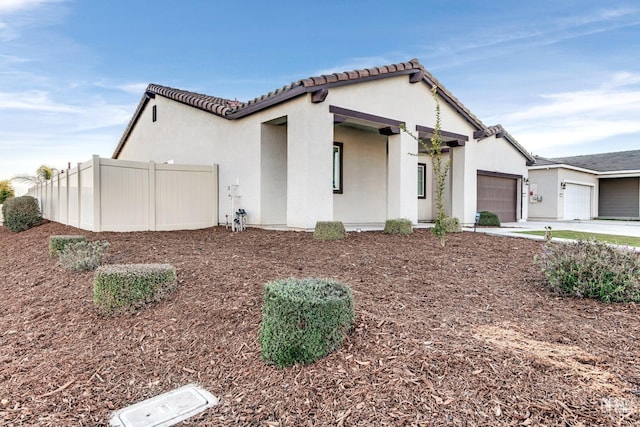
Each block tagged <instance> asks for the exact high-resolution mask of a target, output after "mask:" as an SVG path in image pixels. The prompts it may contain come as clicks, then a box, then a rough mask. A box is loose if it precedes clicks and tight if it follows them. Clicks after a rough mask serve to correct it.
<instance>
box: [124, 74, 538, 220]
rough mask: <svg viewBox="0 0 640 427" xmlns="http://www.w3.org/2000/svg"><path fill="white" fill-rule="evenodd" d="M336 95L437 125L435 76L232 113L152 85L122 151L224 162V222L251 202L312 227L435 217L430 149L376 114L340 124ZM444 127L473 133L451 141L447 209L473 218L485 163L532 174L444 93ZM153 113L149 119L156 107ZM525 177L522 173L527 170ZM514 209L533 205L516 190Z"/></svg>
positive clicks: (270, 216) (130, 156)
mask: <svg viewBox="0 0 640 427" xmlns="http://www.w3.org/2000/svg"><path fill="white" fill-rule="evenodd" d="M331 106H336V107H340V108H342V109H348V110H351V111H356V112H360V113H363V114H365V115H371V116H376V117H382V118H387V119H392V120H395V121H398V122H402V123H404V124H405V125H406V127H407V129H409V130H411V131H414V130H415V129H416V126H417V125H419V126H426V127H434V126H435V101H434V99H433V98H432V94H431V91H430V88H429V86H428V85H426V84H424V83H423V82H417V83H410V82H409V78H408V76H407V75H400V76H393V77H388V78H384V79H376V80H371V81H364V82H356V83H353V84H345V85H342V86H338V87H332V88H331V89H330V90H329V91H328V95H327V96H326V99H324V100H323V101H322V102H311V94H308V93H305V94H302V95H300V96H297V97H294V98H292V99H287V100H286V101H285V102H282V103H279V104H276V105H273V106H269V107H268V108H265V109H261V110H258V111H256V112H254V113H252V114H249V115H247V116H245V117H242V118H238V119H235V120H229V119H226V118H222V117H219V116H217V115H215V114H212V113H210V112H206V111H202V110H199V109H197V108H194V107H193V106H190V105H185V104H183V103H180V102H177V101H174V100H171V99H168V98H165V97H163V96H155V97H154V98H153V99H150V100H149V101H148V103H147V104H146V106H145V107H144V108H143V110H142V111H141V113H140V115H139V117H138V118H137V121H136V122H135V125H134V126H133V128H132V129H131V131H130V133H129V134H128V137H127V139H126V141H125V143H124V145H123V146H122V148H121V150H120V151H119V153H118V155H117V158H118V159H124V160H136V161H145V162H146V161H154V162H157V163H163V162H168V161H173V162H175V163H185V164H195V165H210V164H214V163H215V164H218V165H219V186H220V188H219V206H220V209H219V221H220V222H221V223H224V222H225V220H226V217H225V215H231V214H232V210H231V203H232V202H233V209H237V208H240V207H241V208H244V209H245V210H246V211H247V213H248V216H247V221H248V223H249V224H250V225H256V226H267V225H286V226H288V227H291V228H296V229H309V228H313V227H314V225H315V223H316V221H323V220H339V221H342V222H344V223H381V222H384V221H385V220H386V219H389V218H408V219H410V220H411V221H412V222H414V223H416V222H418V221H419V220H420V221H422V220H432V219H433V217H434V207H433V204H434V200H433V194H434V191H433V190H434V188H433V186H434V182H433V181H434V180H433V177H432V165H431V162H430V158H428V157H421V156H417V153H418V151H419V147H418V143H417V142H416V141H415V140H414V139H413V138H412V137H411V136H410V135H408V134H406V133H404V132H400V133H393V132H392V133H391V134H389V135H384V134H381V132H380V131H379V129H380V128H382V127H383V126H382V125H381V124H380V123H377V122H375V120H368V119H359V118H357V117H356V118H349V119H348V120H346V121H343V122H339V123H334V119H335V117H334V114H333V113H331V112H330V107H331ZM440 106H441V123H442V129H443V130H445V131H448V132H452V133H455V134H458V135H464V136H466V137H467V139H468V140H467V141H466V144H465V145H463V146H457V147H453V148H451V149H450V151H449V153H448V154H447V155H446V156H445V158H450V159H451V161H452V165H451V170H450V176H449V180H448V187H447V190H446V195H445V198H446V209H447V213H448V214H449V215H451V216H454V217H457V218H459V219H460V220H461V222H462V223H467V224H470V223H473V221H474V217H475V212H476V180H477V172H478V170H482V171H490V172H498V173H505V174H510V175H515V176H518V177H526V176H527V166H526V161H527V159H526V158H525V157H524V156H523V154H522V153H521V152H519V151H518V150H517V149H516V148H515V147H514V146H513V145H512V144H511V143H509V142H508V141H507V140H506V139H505V138H504V137H496V136H489V137H486V138H483V139H479V140H478V139H475V138H474V137H473V134H474V131H476V130H477V127H474V125H473V124H472V123H470V122H469V119H468V117H464V116H463V115H461V114H460V112H459V111H457V110H456V109H455V108H453V107H452V106H451V105H449V104H448V103H446V102H445V101H444V100H440ZM154 107H155V108H156V111H157V120H156V121H153V120H152V113H151V111H152V108H154ZM334 142H340V143H342V144H343V191H342V193H341V194H337V193H335V194H334V191H333V189H332V186H331V182H332V179H333V159H332V150H333V148H332V147H333V143H334ZM418 162H420V163H427V174H426V176H427V182H426V185H427V198H426V199H420V200H419V199H418V198H417V179H418V175H417V165H418ZM519 185H521V181H519ZM518 203H519V206H518V212H519V214H518V217H519V218H526V217H527V204H526V203H524V204H522V200H519V201H518Z"/></svg>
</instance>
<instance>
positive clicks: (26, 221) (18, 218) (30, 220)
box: [2, 196, 42, 233]
mask: <svg viewBox="0 0 640 427" xmlns="http://www.w3.org/2000/svg"><path fill="white" fill-rule="evenodd" d="M2 216H3V221H4V226H5V227H7V228H8V229H9V230H10V231H12V232H14V233H18V232H20V231H25V230H28V229H30V228H31V227H34V226H36V225H38V224H40V222H42V214H41V213H40V207H39V206H38V201H37V200H36V199H35V198H34V197H31V196H20V197H14V198H13V199H7V200H6V201H5V202H4V204H3V205H2Z"/></svg>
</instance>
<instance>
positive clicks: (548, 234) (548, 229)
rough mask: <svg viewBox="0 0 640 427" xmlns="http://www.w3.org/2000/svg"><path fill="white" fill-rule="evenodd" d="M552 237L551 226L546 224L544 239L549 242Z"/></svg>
mask: <svg viewBox="0 0 640 427" xmlns="http://www.w3.org/2000/svg"><path fill="white" fill-rule="evenodd" d="M552 239H553V235H552V234H551V226H550V225H546V226H545V227H544V240H546V241H547V242H550V241H551V240H552Z"/></svg>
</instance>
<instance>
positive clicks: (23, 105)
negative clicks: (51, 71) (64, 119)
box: [0, 90, 81, 113]
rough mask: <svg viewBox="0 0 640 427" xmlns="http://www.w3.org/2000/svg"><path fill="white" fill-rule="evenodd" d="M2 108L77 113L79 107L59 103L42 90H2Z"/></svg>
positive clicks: (0, 96) (0, 101)
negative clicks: (12, 91)
mask: <svg viewBox="0 0 640 427" xmlns="http://www.w3.org/2000/svg"><path fill="white" fill-rule="evenodd" d="M0 110H29V111H43V112H55V113H77V112H79V111H81V110H79V109H78V108H75V107H72V106H69V105H64V104H59V103H56V102H54V101H53V100H51V98H50V96H49V94H48V93H47V92H44V91H40V90H32V91H28V92H14V93H11V92H0Z"/></svg>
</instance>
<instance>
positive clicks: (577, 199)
mask: <svg viewBox="0 0 640 427" xmlns="http://www.w3.org/2000/svg"><path fill="white" fill-rule="evenodd" d="M564 219H591V187H590V186H588V185H578V184H569V183H567V184H566V188H565V189H564Z"/></svg>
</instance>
